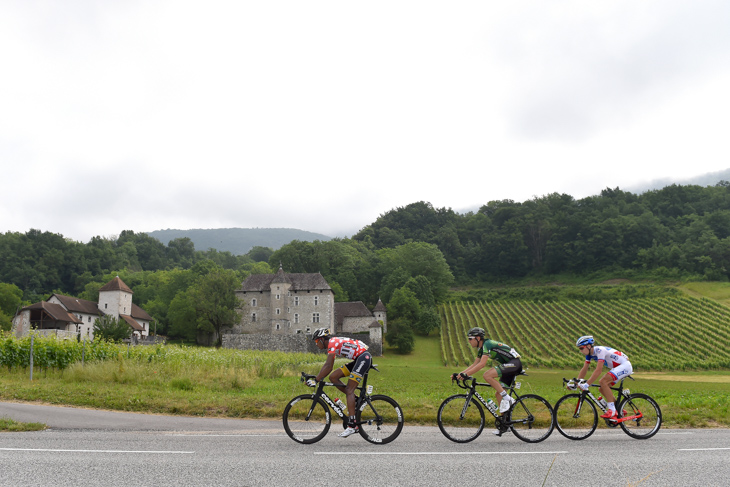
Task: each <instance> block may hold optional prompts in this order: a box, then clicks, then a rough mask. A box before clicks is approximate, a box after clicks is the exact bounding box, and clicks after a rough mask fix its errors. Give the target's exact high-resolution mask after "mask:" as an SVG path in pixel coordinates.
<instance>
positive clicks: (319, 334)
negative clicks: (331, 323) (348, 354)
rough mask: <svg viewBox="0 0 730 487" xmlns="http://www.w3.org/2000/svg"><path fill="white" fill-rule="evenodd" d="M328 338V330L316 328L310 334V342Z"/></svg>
mask: <svg viewBox="0 0 730 487" xmlns="http://www.w3.org/2000/svg"><path fill="white" fill-rule="evenodd" d="M329 337H330V330H329V328H317V329H316V330H314V333H313V334H312V340H314V341H315V342H316V341H317V340H319V339H320V338H329Z"/></svg>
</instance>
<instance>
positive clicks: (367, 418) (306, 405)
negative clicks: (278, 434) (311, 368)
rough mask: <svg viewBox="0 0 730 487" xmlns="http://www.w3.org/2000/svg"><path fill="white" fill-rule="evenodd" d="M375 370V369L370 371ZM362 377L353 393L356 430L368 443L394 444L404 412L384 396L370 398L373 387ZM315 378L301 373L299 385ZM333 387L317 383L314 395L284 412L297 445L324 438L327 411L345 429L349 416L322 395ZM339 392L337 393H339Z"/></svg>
mask: <svg viewBox="0 0 730 487" xmlns="http://www.w3.org/2000/svg"><path fill="white" fill-rule="evenodd" d="M372 369H374V370H378V369H377V366H376V365H373V366H371V370H372ZM368 374H369V371H368V372H366V373H365V375H364V377H363V380H362V384H360V385H359V386H358V387H357V388H356V389H355V394H356V398H355V423H356V424H357V425H358V426H359V430H358V431H359V433H360V436H362V437H363V438H365V440H367V441H369V442H370V443H375V444H385V443H390V442H391V441H393V440H395V439H396V438H397V437H398V435H399V434H400V432H401V431H402V430H403V411H402V410H401V407H400V406H399V405H398V403H397V402H396V401H395V399H393V398H391V397H388V396H385V395H383V394H374V395H373V394H372V392H373V386H370V385H368V383H367V382H368ZM315 377H316V376H314V375H309V374H306V373H304V372H302V376H301V378H300V381H301V382H304V381H306V380H307V379H314V378H315ZM330 386H334V384H333V383H332V382H325V381H320V382H319V383H318V385H317V390H316V391H315V392H314V394H302V395H300V396H297V397H295V398H294V399H292V400H291V401H289V403H288V404H287V405H286V408H285V409H284V415H283V418H282V419H283V421H284V429H285V430H286V434H287V435H289V437H290V438H291V439H292V440H294V441H296V442H299V443H304V444H310V443H316V442H318V441H319V440H321V439H322V438H324V437H325V435H327V432H328V431H329V429H330V426H331V424H332V417H331V415H330V409H332V411H334V412H335V414H336V415H337V416H339V417H340V419H342V427H343V429H344V428H347V421H348V416H347V413H346V412H345V407H344V404H343V407H340V406H339V405H337V404H336V403H335V401H333V400H332V399H331V398H330V397H329V396H328V395H327V393H326V392H325V391H324V388H325V387H330ZM338 391H339V389H338Z"/></svg>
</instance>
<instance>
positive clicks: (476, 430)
mask: <svg viewBox="0 0 730 487" xmlns="http://www.w3.org/2000/svg"><path fill="white" fill-rule="evenodd" d="M467 397H468V396H467V395H466V394H457V395H455V396H451V397H447V398H446V399H445V400H444V402H442V403H441V406H440V407H439V411H438V414H437V416H436V421H437V422H438V425H439V429H440V430H441V433H443V434H444V436H445V437H446V438H448V439H450V440H451V441H455V442H456V443H468V442H470V441H472V440H474V439H475V438H476V437H478V436H479V435H480V434H481V433H482V430H483V429H484V410H483V409H482V407H481V406H480V405H479V403H478V402H477V401H476V399H474V398H472V399H471V401H469V403H467V402H466V400H467Z"/></svg>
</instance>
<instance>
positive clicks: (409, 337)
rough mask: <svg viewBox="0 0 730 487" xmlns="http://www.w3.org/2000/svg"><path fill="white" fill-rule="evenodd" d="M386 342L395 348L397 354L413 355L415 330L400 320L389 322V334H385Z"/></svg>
mask: <svg viewBox="0 0 730 487" xmlns="http://www.w3.org/2000/svg"><path fill="white" fill-rule="evenodd" d="M385 341H387V342H388V345H390V346H391V347H395V350H396V352H398V353H401V354H406V353H411V352H412V351H413V348H414V346H415V338H414V336H413V330H411V327H410V326H409V325H408V324H407V323H406V322H405V321H403V320H402V319H400V318H397V319H395V320H392V321H390V320H389V322H388V333H386V334H385Z"/></svg>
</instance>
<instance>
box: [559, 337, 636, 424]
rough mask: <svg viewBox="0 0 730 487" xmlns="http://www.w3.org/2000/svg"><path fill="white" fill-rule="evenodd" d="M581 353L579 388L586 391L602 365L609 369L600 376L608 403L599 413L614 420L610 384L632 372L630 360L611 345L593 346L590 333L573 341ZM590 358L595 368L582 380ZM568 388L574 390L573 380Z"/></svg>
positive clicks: (602, 390) (615, 414) (603, 392)
mask: <svg viewBox="0 0 730 487" xmlns="http://www.w3.org/2000/svg"><path fill="white" fill-rule="evenodd" d="M575 346H577V347H578V348H579V349H580V351H581V353H582V354H583V355H585V356H586V361H585V363H584V364H583V368H582V369H580V372H578V384H577V387H580V389H581V390H583V391H587V390H588V388H589V387H590V385H591V384H593V383H594V382H595V381H596V379H597V378H598V376H599V375H601V372H602V371H603V366H604V365H606V366H608V367H609V368H610V369H609V371H608V372H607V373H606V375H604V376H603V377H601V380H600V382H599V385H600V391H601V394H603V397H604V398H605V399H606V403H607V405H608V411H607V412H606V413H604V414H602V415H601V417H602V418H604V419H608V420H614V419H616V418H618V414H617V413H616V397H615V396H614V395H613V391H612V390H611V386H612V385H614V384H615V383H616V381H617V380H619V379H620V378H622V377H627V376H629V375H631V374H632V373H633V372H634V369H633V368H632V367H631V362H629V358H628V357H627V356H626V354H624V353H622V352H619V351H618V350H616V349H614V348H611V347H597V346H595V340H594V339H593V337H592V336H591V335H586V336H582V337H580V338H579V339H578V341H577V342H575ZM591 360H595V361H596V370H594V371H593V373H592V374H591V376H590V377H589V378H588V380H587V381H586V380H583V377H585V376H586V373H588V367H589V366H590V365H591ZM567 387H568V389H572V390H575V388H576V384H575V382H574V381H572V380H571V381H570V382H568V384H567Z"/></svg>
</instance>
